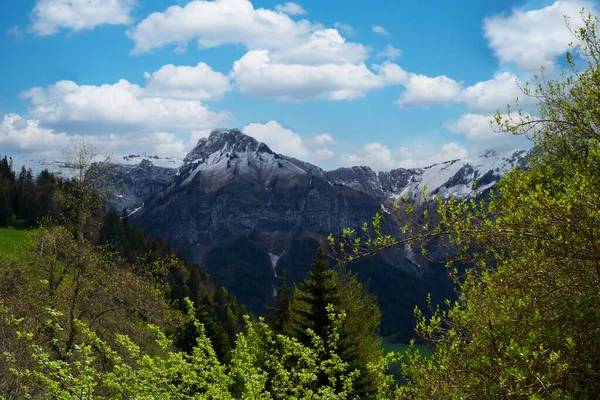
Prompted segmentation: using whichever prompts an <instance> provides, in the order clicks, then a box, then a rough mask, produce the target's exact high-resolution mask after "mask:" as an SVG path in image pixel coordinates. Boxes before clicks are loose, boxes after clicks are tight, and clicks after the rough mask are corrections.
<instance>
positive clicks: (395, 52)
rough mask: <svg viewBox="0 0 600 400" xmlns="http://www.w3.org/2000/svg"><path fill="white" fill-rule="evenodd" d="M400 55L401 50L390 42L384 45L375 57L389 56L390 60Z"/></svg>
mask: <svg viewBox="0 0 600 400" xmlns="http://www.w3.org/2000/svg"><path fill="white" fill-rule="evenodd" d="M401 55H402V50H400V49H397V48H395V47H394V46H392V45H391V44H388V45H387V46H385V48H384V49H383V50H382V51H380V52H379V53H377V57H384V58H390V59H392V60H395V59H396V58H398V57H400V56H401Z"/></svg>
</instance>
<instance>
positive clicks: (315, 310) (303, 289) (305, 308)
mask: <svg viewBox="0 0 600 400" xmlns="http://www.w3.org/2000/svg"><path fill="white" fill-rule="evenodd" d="M328 304H331V305H333V306H334V308H335V310H336V311H338V310H339V309H340V293H339V288H338V286H337V276H336V273H335V271H334V270H333V269H331V268H329V262H327V260H325V255H324V253H323V249H319V250H318V251H317V255H316V258H315V261H314V263H313V264H312V265H311V271H310V272H309V273H308V276H307V277H306V280H305V281H304V282H302V284H301V285H300V287H299V289H298V290H297V291H296V293H295V294H294V297H293V300H292V303H291V309H290V316H289V323H288V324H287V327H286V329H285V331H286V332H287V333H289V334H290V335H292V336H294V337H296V338H298V339H299V340H300V342H302V343H303V344H305V345H307V346H309V345H310V342H311V338H310V335H309V334H307V333H306V330H307V329H311V330H312V331H313V332H315V333H316V334H317V335H318V336H320V337H322V338H323V337H325V336H326V335H327V329H328V327H329V317H328V312H327V305H328Z"/></svg>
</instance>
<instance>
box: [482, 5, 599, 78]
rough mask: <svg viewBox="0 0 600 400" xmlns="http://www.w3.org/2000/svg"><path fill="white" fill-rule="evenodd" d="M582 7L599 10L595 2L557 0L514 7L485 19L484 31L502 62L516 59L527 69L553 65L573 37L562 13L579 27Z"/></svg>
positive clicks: (592, 10) (574, 25)
mask: <svg viewBox="0 0 600 400" xmlns="http://www.w3.org/2000/svg"><path fill="white" fill-rule="evenodd" d="M583 7H585V9H586V12H587V11H590V12H592V13H596V12H595V5H594V4H593V3H590V2H586V1H556V2H555V3H554V4H552V5H550V6H548V7H545V8H542V9H539V10H532V11H524V10H523V9H522V8H515V9H514V10H513V11H512V13H510V14H508V15H506V14H501V15H496V16H493V17H490V18H486V19H485V20H484V22H483V32H484V35H485V37H486V39H487V40H488V42H489V46H490V47H491V49H492V50H493V51H494V54H495V55H496V57H498V59H499V60H500V61H501V62H514V63H516V64H517V65H518V66H519V67H521V68H523V69H525V70H538V69H539V68H540V66H544V67H552V66H553V65H554V61H555V59H556V57H558V56H559V55H561V54H563V53H564V52H565V51H566V50H567V49H568V44H569V42H571V41H573V39H574V37H573V35H572V34H571V33H570V32H569V31H568V30H567V29H566V26H565V21H564V18H563V15H568V16H570V17H572V19H571V23H572V24H573V27H575V28H576V27H577V26H579V25H580V24H581V18H580V16H579V12H580V10H581V9H582V8H583ZM578 23H579V24H578Z"/></svg>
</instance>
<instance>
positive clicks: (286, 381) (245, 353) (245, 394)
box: [0, 301, 391, 400]
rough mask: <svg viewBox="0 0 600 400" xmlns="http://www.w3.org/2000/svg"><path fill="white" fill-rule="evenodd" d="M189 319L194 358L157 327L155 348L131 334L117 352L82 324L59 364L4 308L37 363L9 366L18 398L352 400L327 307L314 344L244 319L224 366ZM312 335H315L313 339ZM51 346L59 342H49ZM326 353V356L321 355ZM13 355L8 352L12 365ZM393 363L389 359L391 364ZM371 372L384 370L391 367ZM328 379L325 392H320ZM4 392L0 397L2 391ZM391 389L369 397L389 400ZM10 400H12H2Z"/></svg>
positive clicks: (335, 318) (339, 320)
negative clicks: (323, 331) (325, 324)
mask: <svg viewBox="0 0 600 400" xmlns="http://www.w3.org/2000/svg"><path fill="white" fill-rule="evenodd" d="M188 309H189V317H190V319H191V320H192V322H193V324H194V326H195V327H196V329H197V342H196V346H195V347H194V349H193V351H192V352H191V353H186V352H179V351H174V350H173V346H172V344H173V343H172V341H171V340H169V339H168V338H167V336H166V335H165V333H163V332H162V331H161V330H160V329H159V328H158V327H156V326H153V325H149V329H150V330H152V331H153V332H154V341H155V344H156V346H155V347H154V349H155V350H154V351H153V352H151V353H148V352H144V351H143V350H142V349H141V348H140V346H139V345H138V344H136V343H134V341H132V340H131V339H130V338H129V337H128V336H127V335H117V336H116V338H115V340H114V343H115V344H114V345H112V346H111V345H110V344H108V343H107V342H106V341H104V340H102V339H101V338H100V337H99V336H98V335H97V334H96V333H95V332H94V331H93V329H91V328H90V327H89V325H86V324H84V323H83V322H81V321H77V330H78V333H79V334H78V335H77V337H78V338H80V340H79V341H78V343H76V344H75V345H74V347H73V350H72V351H70V352H69V353H68V354H67V356H66V357H64V358H57V357H55V356H53V355H52V354H50V353H48V352H47V351H45V349H44V348H43V347H42V346H40V345H38V344H37V343H36V341H34V335H33V334H32V333H30V332H26V331H24V330H22V329H21V328H22V326H23V325H22V324H23V319H17V318H15V317H14V316H13V315H11V312H10V309H7V308H6V307H5V306H2V307H0V317H1V318H2V322H3V323H4V324H7V325H10V326H12V327H13V328H14V329H13V332H12V333H13V334H14V335H15V336H16V337H18V338H19V340H20V341H21V342H22V343H24V344H25V348H26V349H27V353H28V355H29V356H31V357H32V359H33V360H34V364H33V366H32V368H29V369H25V370H23V369H18V368H16V367H11V368H10V370H11V374H12V379H13V380H14V381H15V382H16V383H18V385H16V386H13V387H14V388H16V391H15V392H18V393H19V398H40V399H41V398H44V399H45V398H55V399H65V400H66V399H69V400H70V399H109V398H119V399H121V398H132V399H317V400H318V399H350V398H357V397H355V396H350V393H351V392H352V388H353V384H354V382H355V380H356V378H357V376H358V371H356V370H354V371H353V370H350V368H349V366H348V364H347V363H345V362H343V361H342V360H341V358H340V357H339V356H338V355H337V353H336V351H337V346H338V343H339V340H340V334H339V327H340V326H342V324H343V319H344V317H345V315H344V313H336V312H334V311H333V307H332V306H328V311H329V320H330V328H329V330H328V334H327V335H326V337H325V338H321V337H319V336H318V335H316V334H314V333H312V344H311V345H310V346H305V345H303V344H301V343H300V342H298V341H297V340H296V339H293V338H289V337H286V336H284V335H281V334H275V333H273V331H272V330H271V329H270V328H269V326H268V325H267V324H266V323H265V322H264V321H263V320H262V319H261V320H259V321H252V320H251V319H250V318H247V321H246V322H247V325H246V332H245V333H240V334H239V335H238V339H237V343H236V347H235V349H234V351H233V353H232V359H231V362H230V364H229V365H223V364H221V363H220V362H219V360H218V358H217V357H216V354H215V352H214V350H213V348H212V346H211V343H210V340H209V339H208V338H207V337H206V334H205V332H204V327H203V326H202V324H201V323H200V322H198V321H197V320H196V319H195V316H194V309H193V305H192V303H191V302H189V301H188ZM47 311H48V320H47V325H48V327H49V328H50V329H51V330H53V331H55V332H59V331H60V330H61V329H62V327H61V325H60V323H59V320H60V318H59V317H60V313H59V312H58V311H56V310H47ZM309 334H310V332H309ZM50 340H54V339H53V338H51V339H50ZM325 353H326V354H328V357H324V356H323V354H325ZM15 356H16V355H15V354H12V353H10V352H5V353H4V358H5V360H6V361H7V362H8V363H11V360H12V359H14V357H15ZM389 360H391V358H390V359H389ZM389 360H386V361H384V360H382V362H381V364H380V365H376V366H373V368H381V369H383V368H385V367H386V362H388V361H389ZM321 374H323V375H324V376H325V377H327V379H328V384H327V385H317V376H318V375H321ZM0 393H2V392H0ZM386 396H387V388H382V390H381V391H380V393H378V394H377V395H374V396H373V397H372V398H387V397H386ZM5 397H6V398H7V399H8V398H11V397H10V396H5Z"/></svg>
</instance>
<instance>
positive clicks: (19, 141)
mask: <svg viewBox="0 0 600 400" xmlns="http://www.w3.org/2000/svg"><path fill="white" fill-rule="evenodd" d="M79 140H85V141H86V142H87V143H90V144H91V145H93V146H94V147H95V148H96V149H97V151H98V152H99V153H101V154H107V155H111V154H113V155H115V157H117V158H118V157H119V156H123V155H127V154H132V153H134V154H139V153H142V152H146V153H147V154H158V155H160V156H166V157H168V156H172V157H183V156H184V155H185V150H186V149H185V146H184V143H183V141H182V140H181V139H179V138H178V137H177V136H176V135H174V134H172V133H166V132H149V133H148V132H146V133H126V134H103V135H79V134H73V135H69V134H67V133H65V132H56V131H55V130H53V129H49V128H44V127H41V126H40V122H39V121H37V120H32V119H27V118H26V117H23V116H21V115H18V114H7V115H5V116H4V117H3V119H2V121H0V147H1V148H2V149H3V151H5V152H7V153H8V154H11V155H13V156H16V157H17V158H23V157H28V158H35V159H48V160H50V161H60V160H62V150H63V149H65V148H69V147H72V146H73V145H74V144H75V143H77V142H78V141H79Z"/></svg>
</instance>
